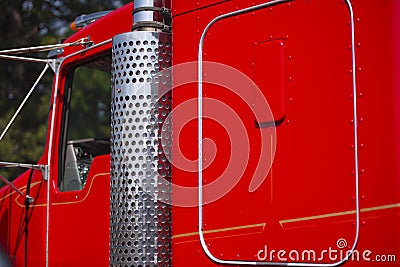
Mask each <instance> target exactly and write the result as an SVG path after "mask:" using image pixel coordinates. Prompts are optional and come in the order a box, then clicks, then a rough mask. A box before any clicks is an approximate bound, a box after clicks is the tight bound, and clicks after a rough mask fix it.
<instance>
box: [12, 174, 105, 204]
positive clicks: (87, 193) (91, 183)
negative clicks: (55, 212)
mask: <svg viewBox="0 0 400 267" xmlns="http://www.w3.org/2000/svg"><path fill="white" fill-rule="evenodd" d="M109 174H110V173H109V172H105V173H98V174H96V175H94V176H93V178H92V180H91V182H90V186H89V189H88V191H87V192H86V194H85V196H84V197H83V198H82V199H80V200H77V201H70V202H55V203H51V205H52V206H56V205H68V204H77V203H81V202H83V201H85V200H86V198H87V197H88V195H89V193H90V191H91V190H92V185H93V182H94V180H95V178H97V177H99V176H105V175H109ZM41 182H42V181H40V182H37V183H35V184H33V185H36V184H38V183H41ZM33 185H32V187H33ZM25 187H26V186H25ZM25 187H21V188H25ZM32 187H31V189H32ZM20 190H21V189H20ZM21 191H22V190H21ZM79 192H81V191H77V193H79ZM61 194H62V193H61ZM19 197H20V196H17V197H16V198H15V202H16V203H17V205H18V206H20V207H23V208H24V207H25V206H24V205H21V204H20V203H19V202H18V201H17V199H18V198H19ZM45 206H46V203H41V204H31V205H29V207H45Z"/></svg>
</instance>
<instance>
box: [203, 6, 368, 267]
mask: <svg viewBox="0 0 400 267" xmlns="http://www.w3.org/2000/svg"><path fill="white" fill-rule="evenodd" d="M291 1H293V0H275V1H271V2H267V3H263V4H260V5H256V6H252V7H248V8H244V9H241V10H237V11H234V12H230V13H226V14H223V15H220V16H218V17H215V18H214V19H213V20H211V21H210V22H209V23H208V24H207V26H206V27H205V29H204V31H203V33H202V35H201V38H200V42H199V50H198V100H197V103H198V140H199V142H198V162H199V165H198V172H199V175H198V183H199V190H198V201H199V209H198V214H199V225H198V227H199V238H200V243H201V246H202V249H203V251H204V252H205V254H206V255H207V256H208V257H209V258H210V259H211V260H212V261H214V262H216V263H218V264H229V265H263V266H268V265H275V266H308V267H310V266H311V267H322V266H323V267H333V266H338V265H341V264H342V263H344V262H346V261H347V260H348V259H349V258H350V256H351V255H352V254H353V253H354V250H355V247H356V245H357V242H358V236H359V228H360V207H359V192H358V186H359V185H358V184H359V182H358V147H357V146H358V135H357V94H356V93H357V84H356V57H355V46H354V44H355V33H354V15H353V7H352V5H351V2H350V0H345V1H346V4H347V7H348V9H349V13H350V21H351V42H352V75H353V96H354V99H353V120H354V167H355V185H356V191H355V202H356V206H355V208H356V236H355V240H354V243H353V246H352V248H351V250H350V252H351V253H346V257H345V258H344V259H342V260H340V261H339V262H336V263H329V264H324V263H301V262H290V263H289V262H263V261H244V260H243V261H242V260H223V259H219V258H217V257H215V256H214V255H213V254H212V253H211V252H210V251H209V249H208V247H207V245H206V243H205V239H204V231H203V162H202V160H203V150H202V149H203V148H202V147H203V144H202V142H203V121H202V116H203V104H202V98H203V44H204V39H205V37H206V35H207V32H208V30H209V29H210V28H211V26H212V25H214V24H215V23H216V22H218V21H220V20H222V19H225V18H229V17H232V16H236V15H240V14H244V13H248V12H251V11H255V10H259V9H263V8H267V7H270V6H274V5H279V4H283V3H287V2H291Z"/></svg>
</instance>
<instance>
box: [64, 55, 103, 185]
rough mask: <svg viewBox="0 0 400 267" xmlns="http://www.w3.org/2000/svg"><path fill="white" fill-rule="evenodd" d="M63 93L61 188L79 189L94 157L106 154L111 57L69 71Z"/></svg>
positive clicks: (84, 181) (84, 182)
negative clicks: (65, 88)
mask: <svg viewBox="0 0 400 267" xmlns="http://www.w3.org/2000/svg"><path fill="white" fill-rule="evenodd" d="M66 91H67V92H66V95H65V107H64V116H63V118H64V129H63V140H62V142H61V143H62V151H63V157H62V158H61V170H62V171H61V174H60V175H61V179H60V183H59V187H60V190H61V191H72V190H81V189H82V188H84V186H85V184H86V179H87V177H88V174H89V170H90V166H91V163H92V161H93V159H94V158H95V157H96V156H99V155H104V154H109V153H110V131H111V130H110V111H111V109H110V102H111V100H110V97H111V92H110V91H111V56H110V55H107V56H104V57H101V58H99V59H96V60H94V61H91V62H89V63H86V64H83V65H81V66H79V67H77V68H75V69H73V70H72V71H70V73H69V81H68V83H67V90H66Z"/></svg>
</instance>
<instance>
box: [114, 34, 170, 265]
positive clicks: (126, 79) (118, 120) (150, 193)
mask: <svg viewBox="0 0 400 267" xmlns="http://www.w3.org/2000/svg"><path fill="white" fill-rule="evenodd" d="M171 49H172V48H171V35H170V34H168V33H161V32H160V33H158V32H157V33H156V32H144V31H136V32H129V33H124V34H121V35H118V36H116V37H114V39H113V54H112V56H113V78H112V79H113V81H112V82H113V83H112V84H113V85H112V86H113V87H112V103H111V104H112V105H111V106H112V111H111V113H112V118H111V121H112V133H111V139H112V140H111V146H112V147H111V199H110V212H111V214H110V215H111V216H110V217H111V218H110V266H171V207H170V205H169V204H165V203H171V199H170V198H171V186H170V183H169V181H170V180H171V166H170V163H169V161H168V159H169V158H170V154H171V123H170V121H171V120H170V118H169V116H168V115H169V113H170V110H171V93H170V88H171V75H170V73H169V72H168V71H164V70H165V69H166V68H168V67H170V65H171V52H172V50H171Z"/></svg>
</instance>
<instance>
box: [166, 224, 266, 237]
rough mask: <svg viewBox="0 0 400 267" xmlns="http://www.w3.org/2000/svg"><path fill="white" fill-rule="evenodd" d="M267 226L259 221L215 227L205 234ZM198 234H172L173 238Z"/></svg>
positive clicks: (196, 233)
mask: <svg viewBox="0 0 400 267" xmlns="http://www.w3.org/2000/svg"><path fill="white" fill-rule="evenodd" d="M265 226H266V223H257V224H249V225H240V226H234V227H227V228H220V229H214V230H207V231H203V233H204V234H211V233H220V232H226V231H235V230H240V229H249V228H255V227H262V228H263V229H264V228H265ZM198 234H199V232H191V233H185V234H179V235H174V236H172V238H179V237H187V236H195V235H198Z"/></svg>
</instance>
